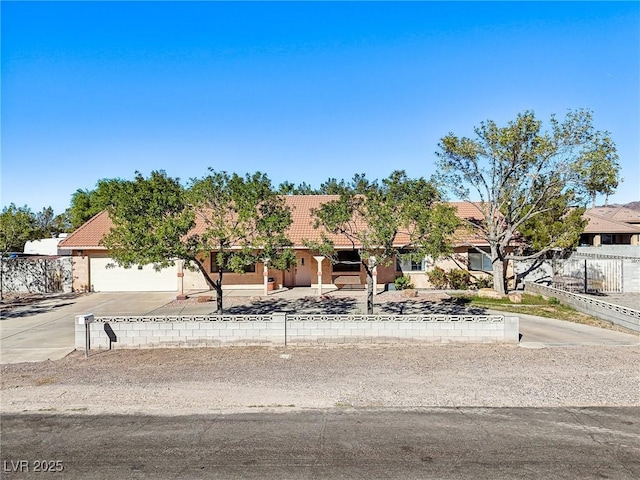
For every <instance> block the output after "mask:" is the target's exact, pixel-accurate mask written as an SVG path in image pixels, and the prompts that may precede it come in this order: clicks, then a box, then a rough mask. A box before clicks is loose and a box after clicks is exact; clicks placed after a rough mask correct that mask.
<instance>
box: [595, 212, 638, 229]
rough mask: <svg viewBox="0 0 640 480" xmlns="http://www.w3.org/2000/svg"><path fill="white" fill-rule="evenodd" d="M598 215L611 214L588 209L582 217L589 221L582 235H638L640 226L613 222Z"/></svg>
mask: <svg viewBox="0 0 640 480" xmlns="http://www.w3.org/2000/svg"><path fill="white" fill-rule="evenodd" d="M598 213H604V214H607V213H611V212H606V211H602V210H600V209H593V208H592V209H589V210H587V211H586V212H585V214H584V216H585V218H586V219H587V220H588V221H589V223H587V226H586V227H585V229H584V233H640V225H633V224H631V223H625V222H621V221H616V220H613V219H612V218H610V217H609V218H607V217H604V216H600V215H598Z"/></svg>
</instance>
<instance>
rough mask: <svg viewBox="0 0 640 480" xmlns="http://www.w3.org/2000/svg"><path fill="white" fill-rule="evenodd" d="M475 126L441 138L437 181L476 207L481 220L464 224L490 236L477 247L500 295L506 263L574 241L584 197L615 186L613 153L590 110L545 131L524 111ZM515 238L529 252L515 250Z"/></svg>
mask: <svg viewBox="0 0 640 480" xmlns="http://www.w3.org/2000/svg"><path fill="white" fill-rule="evenodd" d="M474 131H475V138H474V139H471V138H467V137H457V136H456V135H454V134H453V133H450V134H448V135H447V136H445V137H443V138H442V139H441V141H440V143H439V144H438V147H439V150H438V151H437V152H436V155H437V156H438V159H439V160H438V164H437V167H438V169H439V171H440V174H439V177H440V181H441V183H442V184H443V185H445V186H446V187H448V188H449V189H450V190H451V191H452V192H453V193H454V195H455V196H456V197H457V198H460V199H462V200H467V201H475V202H476V204H477V205H478V207H479V208H480V210H481V211H482V215H483V217H484V220H483V221H482V222H472V221H468V222H467V223H468V226H469V228H471V229H473V230H474V231H475V232H476V234H478V235H480V236H481V237H482V238H484V239H485V240H486V241H487V242H488V244H489V248H490V252H488V253H487V252H485V251H483V250H479V251H480V252H481V253H483V254H484V255H487V256H489V257H490V259H491V262H492V265H493V285H494V288H495V289H496V291H498V292H499V293H501V294H504V293H505V292H506V289H507V275H506V264H507V262H509V261H512V260H518V259H532V258H538V257H540V256H542V255H544V254H545V253H546V252H548V251H550V250H552V249H556V248H570V247H572V246H574V245H575V244H576V243H577V241H578V239H579V236H580V233H581V232H582V231H583V230H584V225H585V223H584V221H582V213H583V212H584V206H585V204H586V203H585V202H586V201H587V199H588V198H590V197H593V195H595V194H597V193H604V194H607V195H608V194H610V193H612V192H613V191H614V189H615V187H616V185H617V182H618V178H619V177H618V172H619V166H618V163H617V154H616V150H615V145H614V143H613V141H612V140H611V138H610V136H609V134H608V133H607V132H600V131H596V130H595V128H594V126H593V121H592V114H591V112H590V111H588V110H577V111H572V112H569V113H568V114H567V115H566V117H565V119H564V120H563V121H559V120H557V119H556V117H555V116H552V117H551V121H550V128H549V129H548V130H543V129H542V123H541V122H540V121H539V120H537V119H536V118H535V115H534V113H533V112H531V111H526V112H524V113H521V114H519V115H518V116H517V118H516V120H515V121H510V122H508V124H507V126H506V127H498V126H497V125H496V124H495V122H493V121H491V120H489V121H486V122H482V123H481V124H480V126H479V127H477V128H475V129H474ZM602 172H606V175H603V173H602ZM471 192H473V194H472V193H471ZM518 238H519V239H521V240H523V241H524V242H525V245H526V246H528V247H529V249H530V250H535V251H533V252H528V253H527V254H523V251H522V250H515V251H514V247H515V240H516V239H518Z"/></svg>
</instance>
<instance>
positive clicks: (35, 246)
mask: <svg viewBox="0 0 640 480" xmlns="http://www.w3.org/2000/svg"><path fill="white" fill-rule="evenodd" d="M68 236H69V234H68V233H61V234H59V235H58V236H57V237H56V238H43V239H40V240H30V241H28V242H27V243H25V245H24V253H25V254H28V255H62V256H64V255H71V250H69V249H64V248H59V245H60V243H61V242H62V241H63V240H65V239H66V238H67V237H68Z"/></svg>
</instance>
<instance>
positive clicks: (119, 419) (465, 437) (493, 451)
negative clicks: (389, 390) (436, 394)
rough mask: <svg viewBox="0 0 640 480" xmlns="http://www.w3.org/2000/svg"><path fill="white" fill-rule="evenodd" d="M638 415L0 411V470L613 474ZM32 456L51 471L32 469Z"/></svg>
mask: <svg viewBox="0 0 640 480" xmlns="http://www.w3.org/2000/svg"><path fill="white" fill-rule="evenodd" d="M283 410H284V408H283ZM639 419H640V408H638V407H629V408H491V409H489V408H456V409H448V408H429V409H418V410H414V411H394V410H376V411H372V410H344V411H343V410H339V409H333V410H312V411H302V412H295V413H292V412H289V413H273V412H256V413H250V414H225V415H213V414H212V415H205V416H179V417H159V416H143V415H140V416H90V415H75V416H65V415H48V414H46V413H43V414H41V415H3V418H2V465H1V466H2V478H3V479H4V478H6V479H14V478H16V479H17V478H61V479H62V478H64V479H114V478H153V479H198V478H214V479H215V478H243V479H251V478H256V479H257V478H259V479H266V478H269V479H279V478H282V479H290V478H292V479H297V478H303V479H306V478H309V479H312V478H314V479H317V478H330V479H340V478H366V479H367V480H372V479H383V478H384V479H388V478H403V479H413V478H416V479H417V478H427V479H428V478H434V479H454V478H455V479H460V478H463V479H464V478H474V479H483V478H490V479H541V478H545V479H548V478H560V479H581V480H583V479H596V478H597V479H603V478H611V479H618V480H624V479H637V478H640V420H639ZM43 460H44V461H50V462H51V463H45V465H46V466H47V468H50V469H53V470H59V469H62V471H61V472H49V473H40V472H35V471H34V470H35V469H36V467H39V468H40V470H42V465H43V464H42V463H39V462H41V461H43ZM56 462H59V463H56ZM16 470H17V471H16ZM20 470H22V471H20ZM27 470H28V471H27Z"/></svg>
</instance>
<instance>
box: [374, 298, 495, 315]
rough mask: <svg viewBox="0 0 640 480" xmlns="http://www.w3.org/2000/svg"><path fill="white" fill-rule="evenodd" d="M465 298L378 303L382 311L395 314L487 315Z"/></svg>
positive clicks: (483, 310)
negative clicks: (468, 304) (470, 305)
mask: <svg viewBox="0 0 640 480" xmlns="http://www.w3.org/2000/svg"><path fill="white" fill-rule="evenodd" d="M467 303H468V302H465V301H464V299H459V298H447V299H443V300H440V301H437V302H431V301H421V300H411V299H407V300H402V301H397V302H387V303H382V304H380V305H378V308H379V309H380V313H389V314H394V315H418V314H423V315H485V314H486V313H487V312H486V310H485V309H483V308H478V307H467Z"/></svg>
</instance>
